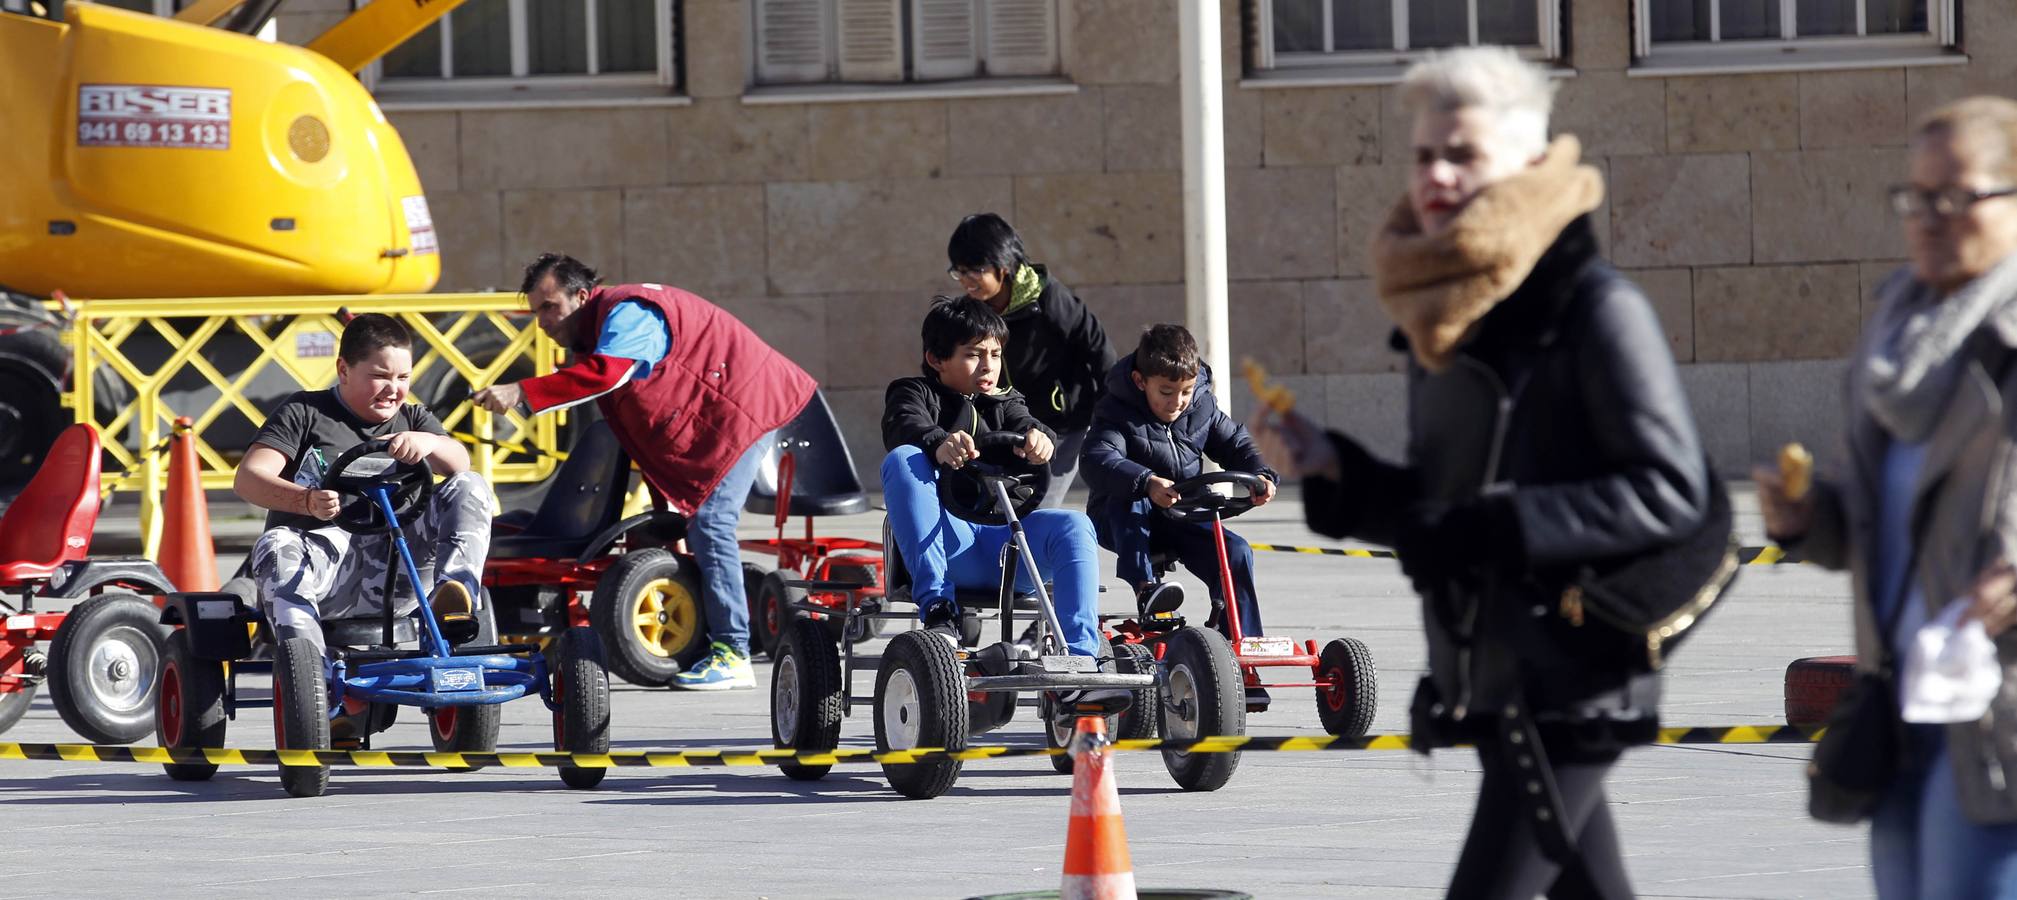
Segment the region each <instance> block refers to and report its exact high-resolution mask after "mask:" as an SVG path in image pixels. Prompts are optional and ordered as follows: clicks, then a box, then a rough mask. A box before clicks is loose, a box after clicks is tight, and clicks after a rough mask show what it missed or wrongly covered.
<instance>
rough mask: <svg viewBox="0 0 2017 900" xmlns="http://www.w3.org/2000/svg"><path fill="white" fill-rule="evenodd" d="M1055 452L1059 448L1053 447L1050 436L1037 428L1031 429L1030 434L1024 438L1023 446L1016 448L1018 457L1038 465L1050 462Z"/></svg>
mask: <svg viewBox="0 0 2017 900" xmlns="http://www.w3.org/2000/svg"><path fill="white" fill-rule="evenodd" d="M1055 452H1057V448H1056V447H1054V446H1052V445H1051V437H1050V435H1047V434H1044V433H1043V431H1042V430H1040V429H1036V428H1032V429H1030V431H1029V434H1026V435H1024V436H1023V445H1022V446H1021V447H1018V448H1016V455H1017V456H1020V457H1022V458H1023V459H1027V460H1029V461H1030V462H1033V463H1036V464H1038V465H1042V464H1044V463H1047V462H1050V461H1051V454H1052V453H1055Z"/></svg>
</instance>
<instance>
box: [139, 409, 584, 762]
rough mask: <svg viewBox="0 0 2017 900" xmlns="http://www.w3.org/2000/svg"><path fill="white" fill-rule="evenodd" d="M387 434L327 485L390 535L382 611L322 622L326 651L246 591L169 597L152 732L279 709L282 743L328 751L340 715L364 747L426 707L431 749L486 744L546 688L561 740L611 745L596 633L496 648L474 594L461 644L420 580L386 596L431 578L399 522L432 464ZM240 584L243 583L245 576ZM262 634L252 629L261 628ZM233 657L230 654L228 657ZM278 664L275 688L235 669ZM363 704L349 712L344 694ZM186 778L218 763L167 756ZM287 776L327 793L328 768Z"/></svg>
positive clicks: (428, 483)
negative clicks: (510, 714) (470, 629)
mask: <svg viewBox="0 0 2017 900" xmlns="http://www.w3.org/2000/svg"><path fill="white" fill-rule="evenodd" d="M387 444H388V442H387V441H385V440H376V441H368V442H366V443H363V444H359V445H358V446H356V447H353V448H351V449H350V450H349V451H348V452H346V453H344V454H343V455H342V456H341V457H339V458H338V459H337V460H336V462H335V464H334V465H332V466H331V467H330V471H329V476H328V478H327V479H326V481H325V484H326V485H327V486H328V487H329V489H330V490H334V491H336V492H337V493H338V494H340V495H342V496H343V497H344V503H343V506H342V509H341V511H340V512H339V513H338V515H337V517H336V524H338V525H340V526H342V527H343V528H344V529H345V530H346V531H350V532H352V533H353V534H382V533H386V532H390V533H391V538H392V540H391V544H392V548H391V549H390V550H389V551H388V555H389V556H392V557H394V559H391V560H388V563H393V564H389V565H387V567H386V569H387V572H386V584H385V591H384V596H385V597H386V598H387V602H386V603H385V604H384V609H383V611H382V614H371V615H366V616H362V617H357V618H349V619H341V618H339V619H325V620H323V621H322V633H323V638H324V641H325V642H326V643H327V645H328V646H329V648H330V652H329V655H328V657H327V658H325V657H324V656H323V655H322V654H320V653H318V652H317V651H316V647H315V643H314V642H313V641H310V640H309V639H307V638H305V637H281V636H280V634H279V632H277V631H276V630H275V629H274V627H273V624H272V623H271V622H268V621H265V620H264V619H263V617H261V616H260V614H259V612H258V611H257V605H256V604H255V603H254V602H253V600H254V598H252V597H249V596H245V595H244V594H243V593H176V594H169V595H168V597H167V602H166V605H165V606H164V608H163V609H162V614H161V619H162V623H163V624H165V625H170V626H179V627H176V628H175V630H174V631H173V632H171V633H170V634H169V636H168V638H167V641H166V644H165V646H164V648H163V652H162V654H161V660H162V662H161V677H160V685H161V689H160V693H159V701H158V706H157V708H156V717H155V732H156V735H157V736H158V737H159V738H160V741H161V745H162V746H163V747H168V748H171V749H173V748H185V749H186V748H201V747H223V746H224V738H225V728H226V725H227V723H228V721H229V720H231V719H234V718H236V716H237V712H238V710H240V709H249V708H261V707H269V706H270V707H271V708H272V709H273V731H274V741H275V745H274V746H275V747H276V748H277V749H281V750H328V749H334V747H333V744H332V724H340V725H341V726H342V727H340V728H339V729H337V730H338V731H339V732H340V734H338V735H337V737H340V738H342V739H343V741H344V743H345V744H346V745H348V746H350V747H355V748H358V749H369V747H370V740H371V735H372V734H375V733H377V732H381V731H384V730H385V729H386V728H387V727H389V726H390V725H391V724H392V721H393V719H394V716H395V714H396V713H397V711H398V709H399V708H400V707H402V706H414V707H419V708H421V709H423V710H425V711H426V715H427V718H428V723H429V729H428V730H429V732H430V734H431V736H432V737H433V739H434V746H435V749H436V750H438V751H441V752H466V753H485V752H491V751H494V750H495V749H496V747H497V732H498V723H499V713H500V712H501V710H500V709H499V705H500V704H503V703H507V702H509V701H512V700H516V699H518V698H520V697H524V696H527V695H529V694H533V693H535V692H536V693H537V694H538V696H539V697H540V699H541V700H543V701H544V702H545V703H546V706H547V708H548V709H549V710H552V712H553V744H554V749H555V750H557V751H560V752H566V753H606V752H608V750H609V675H608V673H607V672H606V671H605V670H604V667H603V655H602V645H601V643H600V641H598V640H597V639H596V636H595V632H594V631H593V630H592V629H590V628H588V627H586V626H578V627H574V628H570V629H568V630H567V631H566V632H564V633H563V634H562V635H561V636H560V638H559V640H557V641H554V642H553V643H552V644H551V645H550V646H549V647H548V648H547V649H546V650H545V651H544V652H542V651H540V649H539V648H538V647H537V646H536V645H532V644H512V645H498V644H497V643H496V641H497V625H496V619H495V611H494V610H493V609H492V608H491V604H490V602H489V600H488V599H487V598H480V599H479V601H478V602H479V606H478V608H477V609H476V611H475V612H476V616H475V618H476V620H477V622H476V625H477V627H476V634H475V637H474V638H473V639H471V640H470V641H469V643H468V644H467V645H464V646H453V645H451V644H450V642H449V640H448V639H447V637H445V636H444V635H443V634H442V630H441V626H440V623H438V622H437V621H436V619H435V616H434V611H433V609H432V608H431V606H430V604H429V602H428V598H427V596H426V592H425V591H420V590H415V591H414V593H415V594H417V595H418V599H419V602H418V604H417V605H416V607H415V608H414V610H413V611H412V612H411V613H409V614H407V615H404V616H401V615H397V614H396V613H395V612H394V609H395V607H396V606H397V605H398V604H397V603H396V602H393V601H392V599H391V598H394V597H398V596H400V595H399V593H398V591H397V590H396V589H397V587H398V582H399V578H400V575H401V574H402V573H403V574H404V575H405V578H406V582H407V584H408V585H409V586H418V585H423V584H426V583H427V582H425V581H423V580H422V579H421V573H420V570H419V568H418V567H417V566H416V565H414V562H413V554H412V551H411V550H410V549H409V548H408V547H407V544H406V535H405V531H404V529H402V528H401V526H400V522H401V521H402V517H406V518H407V519H408V520H410V518H411V517H412V516H413V515H417V514H418V513H419V512H421V511H423V510H425V509H426V506H427V502H428V499H429V498H430V497H431V496H432V495H433V491H434V477H433V474H432V473H431V472H430V471H429V470H428V468H427V466H426V465H425V464H424V463H401V462H398V461H396V460H394V459H393V458H392V457H391V456H390V455H388V454H387V452H386V447H387ZM239 583H240V584H243V582H239ZM255 632H256V635H255ZM227 664H228V665H227ZM257 671H271V672H272V673H273V693H272V697H271V699H259V698H256V697H244V696H241V695H240V691H239V688H238V682H239V676H240V675H243V674H245V673H247V672H257ZM346 699H350V700H353V701H361V702H362V703H364V704H368V706H366V707H365V708H364V709H363V711H361V712H356V713H351V714H347V715H346V714H345V711H344V710H345V704H344V701H345V700H346ZM163 765H164V768H166V769H167V772H168V776H169V777H170V778H174V779H176V780H178V781H204V780H208V779H209V778H210V777H211V776H212V775H214V774H216V772H217V766H216V765H215V764H212V763H207V762H205V763H194V762H174V763H165V764H163ZM606 772H607V770H606V769H602V768H581V767H562V768H561V769H560V778H561V780H562V781H563V782H565V783H566V784H567V785H568V786H569V787H574V788H589V787H594V786H595V785H596V784H598V783H600V782H601V781H602V778H603V775H604V774H606ZM280 782H281V785H282V786H283V787H285V788H286V789H287V793H289V794H291V795H293V796H296V797H313V796H320V795H321V794H322V793H323V791H324V790H326V789H327V788H328V785H329V768H328V767H327V766H285V765H283V766H281V767H280Z"/></svg>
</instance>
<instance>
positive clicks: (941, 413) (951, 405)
mask: <svg viewBox="0 0 2017 900" xmlns="http://www.w3.org/2000/svg"><path fill="white" fill-rule="evenodd" d="M924 372H925V374H923V375H922V376H916V375H914V376H911V377H909V378H899V379H897V380H895V381H892V382H890V383H889V388H888V389H887V390H885V391H884V392H883V396H882V449H883V452H885V453H887V452H889V451H891V450H895V449H896V448H898V447H901V446H903V445H905V444H910V445H911V446H914V447H919V448H922V449H923V450H924V452H925V453H927V454H929V453H932V452H933V451H936V450H937V449H938V445H939V444H942V443H944V442H945V439H946V436H947V435H949V434H951V433H953V432H955V431H964V432H966V433H967V434H970V435H973V436H974V437H980V436H981V435H983V434H987V433H988V432H990V431H1013V432H1015V433H1017V434H1027V433H1029V430H1030V429H1032V428H1037V429H1041V430H1042V431H1043V433H1044V434H1046V435H1048V436H1050V438H1051V440H1057V433H1056V432H1054V431H1052V430H1051V429H1050V428H1049V427H1047V426H1045V425H1044V424H1043V423H1042V422H1040V421H1038V420H1037V418H1036V417H1035V416H1032V415H1030V410H1029V406H1028V405H1026V404H1025V403H1024V402H1023V396H1022V395H1021V394H1019V393H1016V392H1015V391H1013V390H1007V389H1004V390H999V391H996V392H995V393H992V394H975V395H973V396H971V397H969V396H966V395H964V394H960V393H956V392H954V391H953V390H952V389H951V388H948V387H946V386H945V384H944V383H942V382H940V381H939V380H938V373H936V372H933V371H932V370H931V369H930V368H926V369H925V370H924Z"/></svg>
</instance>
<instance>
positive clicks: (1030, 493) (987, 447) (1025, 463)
mask: <svg viewBox="0 0 2017 900" xmlns="http://www.w3.org/2000/svg"><path fill="white" fill-rule="evenodd" d="M1023 441H1024V437H1023V435H1020V434H1017V433H1015V432H1013V431H990V432H988V433H986V434H983V435H981V436H980V437H978V438H975V439H974V448H975V449H977V450H979V451H980V458H979V459H975V460H971V461H969V462H968V463H967V464H966V465H963V466H960V467H959V468H957V469H947V468H945V467H943V466H941V467H940V471H939V478H938V502H939V505H941V506H943V507H945V511H946V512H949V513H952V514H953V515H955V516H958V517H960V518H962V519H965V520H967V521H969V522H972V523H974V524H976V525H1007V524H1008V521H1009V519H1008V514H1007V513H1006V512H1005V511H1003V510H1001V509H998V508H997V507H998V506H999V503H998V501H997V500H996V499H995V489H994V485H995V483H996V482H1000V483H1002V485H1003V486H1004V487H1006V488H1008V495H1009V502H1010V503H1012V504H1013V507H1012V508H1013V509H1014V511H1015V515H1016V518H1018V519H1020V518H1023V517H1024V516H1027V515H1029V514H1030V513H1032V512H1034V511H1036V509H1037V508H1038V507H1039V506H1042V505H1043V501H1044V492H1045V491H1048V490H1050V486H1051V467H1050V466H1048V465H1039V464H1037V463H1033V462H1030V461H1029V460H1027V459H1023V458H1022V457H1020V456H1017V455H1015V450H1016V448H1017V447H1021V446H1022V445H1023Z"/></svg>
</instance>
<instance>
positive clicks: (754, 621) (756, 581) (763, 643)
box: [742, 562, 778, 659]
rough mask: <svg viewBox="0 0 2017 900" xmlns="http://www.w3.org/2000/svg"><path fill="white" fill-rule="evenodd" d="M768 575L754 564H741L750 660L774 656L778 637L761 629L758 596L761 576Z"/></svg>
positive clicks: (760, 604)
mask: <svg viewBox="0 0 2017 900" xmlns="http://www.w3.org/2000/svg"><path fill="white" fill-rule="evenodd" d="M768 574H770V572H769V570H767V569H765V568H764V567H762V566H759V565H757V564H756V563H753V562H744V563H743V564H742V599H743V602H745V603H747V604H748V605H749V656H750V658H751V659H755V658H756V655H757V654H759V653H766V654H770V655H772V656H775V655H776V650H777V639H778V635H776V634H765V633H764V628H763V609H762V605H763V604H762V599H761V596H760V595H761V594H762V592H763V576H765V575H768Z"/></svg>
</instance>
